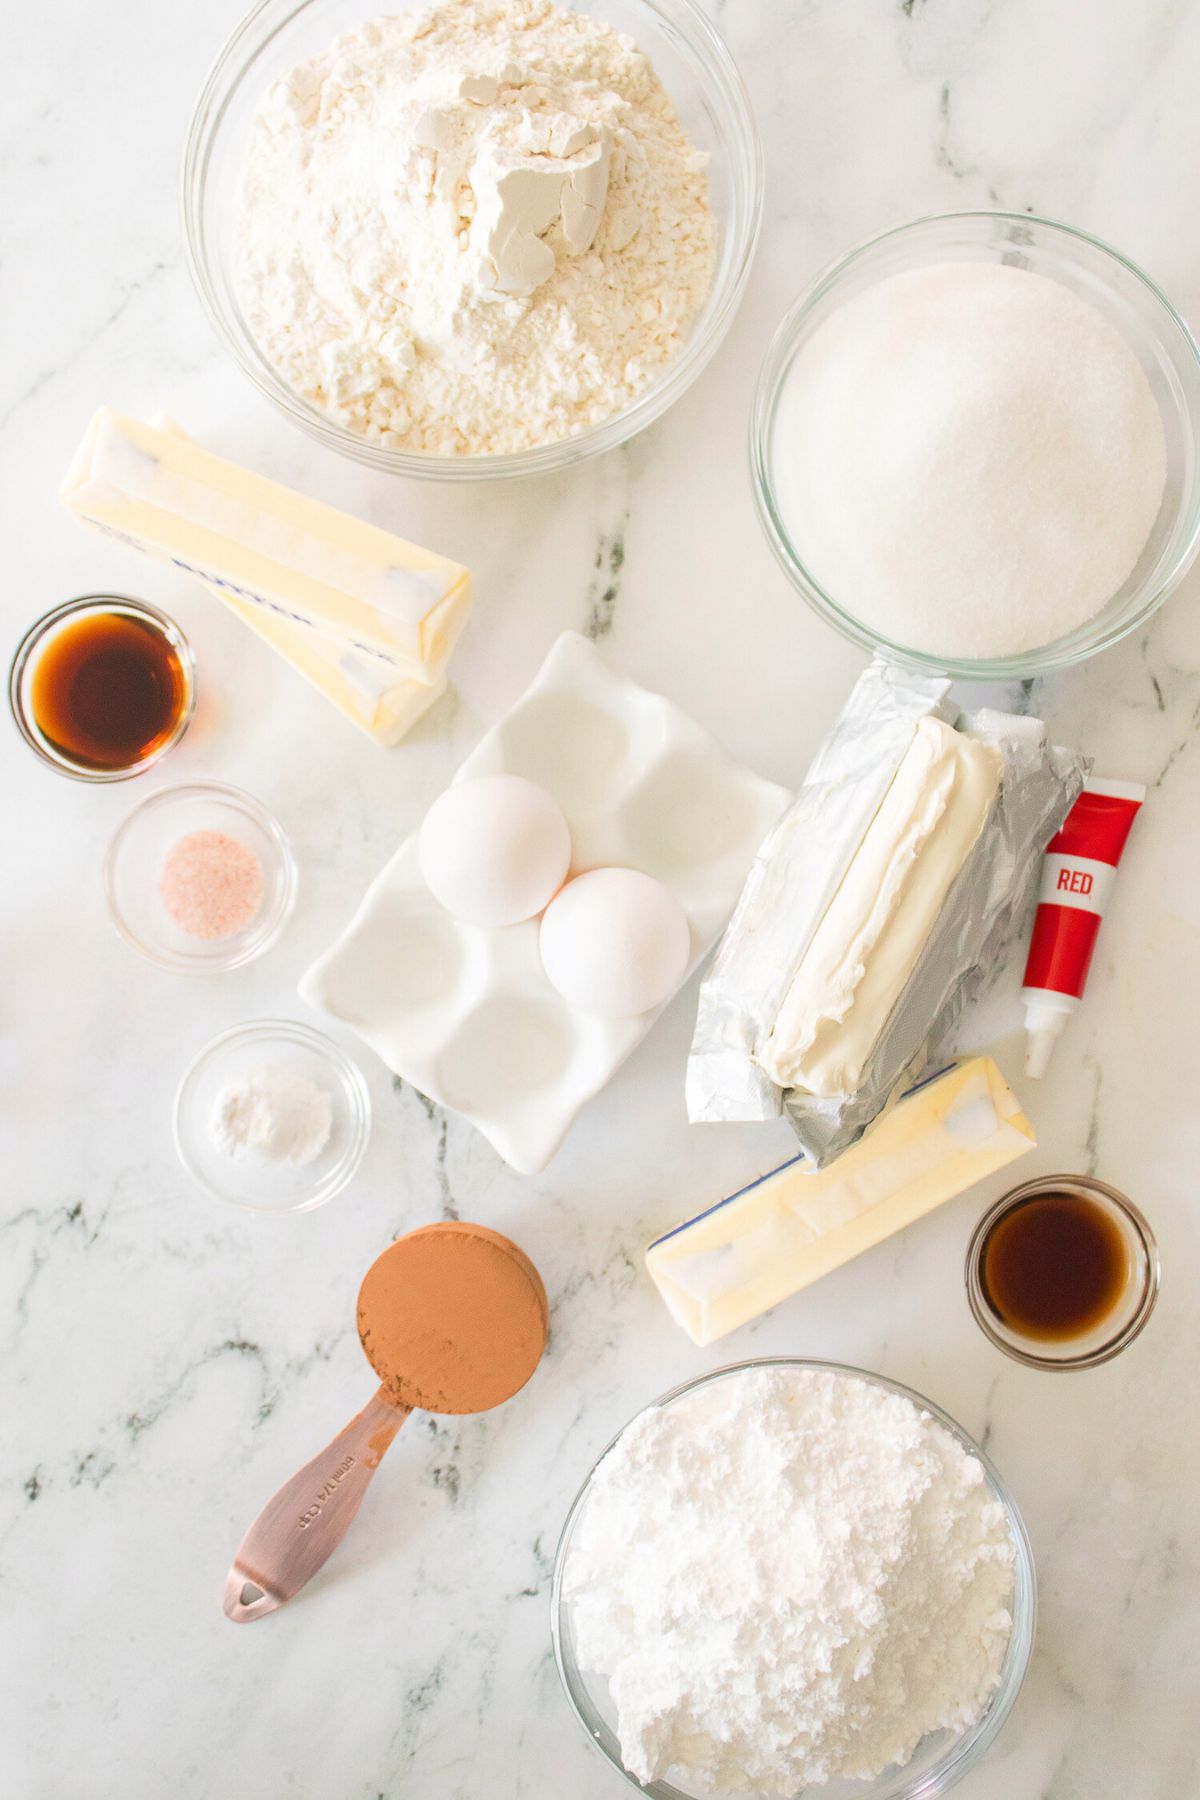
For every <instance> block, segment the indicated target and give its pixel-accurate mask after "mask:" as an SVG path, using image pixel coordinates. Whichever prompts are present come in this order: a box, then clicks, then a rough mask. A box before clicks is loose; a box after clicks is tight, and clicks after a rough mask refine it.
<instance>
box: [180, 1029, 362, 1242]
mask: <svg viewBox="0 0 1200 1800" xmlns="http://www.w3.org/2000/svg"><path fill="white" fill-rule="evenodd" d="M285 1082H286V1083H292V1084H299V1085H300V1086H301V1090H302V1092H307V1093H309V1094H313V1090H315V1095H313V1097H314V1098H316V1097H317V1096H320V1098H321V1101H322V1102H323V1103H324V1104H323V1108H322V1118H321V1130H320V1131H319V1132H318V1134H317V1136H316V1137H314V1138H313V1139H312V1140H311V1146H304V1145H303V1144H302V1142H300V1141H299V1140H297V1148H298V1149H299V1156H298V1157H293V1156H289V1155H288V1154H287V1151H288V1148H289V1146H288V1144H287V1143H286V1141H280V1140H278V1139H277V1140H276V1141H275V1142H274V1143H273V1144H267V1145H266V1146H264V1145H263V1144H262V1143H261V1142H260V1143H259V1144H255V1143H254V1142H252V1141H248V1140H249V1139H250V1137H251V1135H252V1134H250V1133H245V1134H243V1137H244V1138H245V1139H246V1140H247V1141H245V1142H240V1143H235V1142H233V1141H231V1138H230V1134H229V1132H228V1131H227V1130H225V1129H223V1128H222V1123H221V1119H222V1113H223V1111H224V1110H226V1109H227V1108H228V1104H229V1099H230V1096H240V1097H242V1098H243V1099H244V1098H245V1097H246V1096H249V1097H250V1100H251V1101H252V1102H253V1099H254V1097H255V1095H256V1093H258V1094H260V1095H261V1093H262V1092H263V1091H264V1090H265V1091H266V1092H267V1093H269V1092H270V1086H271V1085H274V1086H276V1087H278V1085H279V1084H280V1083H285ZM174 1125H175V1148H176V1150H177V1151H178V1153H179V1160H180V1162H181V1163H182V1164H183V1166H184V1168H185V1169H186V1170H187V1172H188V1174H189V1175H190V1176H191V1177H192V1179H193V1180H194V1181H196V1182H198V1183H199V1185H200V1186H201V1187H202V1188H204V1189H205V1191H206V1192H207V1193H209V1194H212V1195H213V1196H214V1197H215V1198H216V1199H217V1200H227V1201H228V1202H229V1203H230V1204H231V1205H233V1206H243V1207H245V1208H247V1210H248V1211H250V1212H260V1213H299V1212H311V1211H312V1210H313V1208H314V1207H317V1206H323V1205H324V1204H325V1202H326V1201H327V1200H332V1199H333V1196H334V1195H335V1194H340V1193H341V1191H342V1189H343V1188H344V1187H345V1186H346V1185H347V1183H348V1182H349V1181H350V1180H351V1179H352V1177H353V1176H354V1174H355V1172H356V1171H357V1169H358V1166H359V1164H360V1163H361V1161H362V1159H363V1155H364V1152H365V1151H366V1148H367V1140H368V1138H369V1137H370V1135H371V1096H370V1094H369V1092H368V1090H367V1084H366V1082H365V1081H364V1080H363V1077H362V1073H361V1071H360V1070H359V1068H358V1066H357V1064H355V1063H354V1062H352V1061H351V1059H350V1058H349V1057H348V1056H347V1055H346V1053H345V1052H344V1051H343V1050H342V1049H341V1048H340V1047H339V1046H338V1045H337V1044H335V1043H334V1041H333V1039H332V1038H329V1037H326V1036H325V1033H324V1032H322V1031H316V1030H314V1028H313V1027H312V1026H311V1025H303V1024H301V1023H300V1022H299V1021H298V1020H293V1019H255V1020H251V1021H250V1022H249V1023H248V1024H245V1025H236V1026H234V1028H233V1029H232V1030H231V1031H223V1032H222V1033H221V1034H220V1036H219V1037H215V1038H213V1039H212V1041H211V1042H210V1043H207V1044H206V1045H205V1046H204V1048H203V1050H201V1052H200V1054H199V1056H197V1058H196V1060H195V1062H193V1064H192V1065H191V1067H190V1068H189V1069H188V1071H187V1073H186V1074H185V1076H184V1078H183V1080H182V1081H181V1082H180V1084H179V1092H178V1094H177V1095H176V1097H175V1118H174ZM312 1146H315V1147H312ZM310 1148H311V1154H310V1153H309V1152H310Z"/></svg>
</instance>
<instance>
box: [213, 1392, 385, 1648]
mask: <svg viewBox="0 0 1200 1800" xmlns="http://www.w3.org/2000/svg"><path fill="white" fill-rule="evenodd" d="M409 1411H410V1409H409V1408H408V1407H407V1406H399V1405H397V1404H396V1403H395V1402H393V1401H391V1400H389V1399H388V1397H387V1395H386V1394H385V1393H384V1391H383V1389H382V1388H380V1389H379V1391H378V1393H377V1394H376V1395H375V1396H374V1398H373V1399H371V1400H370V1401H368V1403H367V1405H366V1406H364V1407H363V1410H362V1411H361V1412H360V1413H359V1414H358V1415H357V1417H356V1418H353V1419H351V1421H350V1423H349V1424H348V1425H347V1426H346V1428H345V1430H344V1431H339V1432H338V1435H337V1436H336V1437H335V1438H334V1440H333V1442H332V1443H331V1444H326V1446H325V1448H324V1450H321V1451H319V1452H318V1454H317V1455H316V1456H314V1457H313V1459H312V1461H311V1462H306V1463H305V1465H304V1467H303V1468H302V1469H299V1470H298V1471H297V1472H296V1474H295V1475H293V1476H292V1478H291V1480H290V1481H285V1482H284V1484H283V1486H282V1487H281V1488H280V1490H279V1492H278V1493H277V1494H274V1495H273V1496H272V1497H271V1499H270V1500H268V1501H267V1504H266V1505H265V1506H264V1507H263V1509H262V1511H261V1512H260V1513H259V1515H258V1517H257V1519H255V1521H254V1523H253V1525H251V1527H250V1529H249V1531H248V1532H247V1533H246V1535H245V1537H244V1538H243V1539H242V1541H241V1544H240V1545H239V1547H238V1553H237V1555H236V1556H235V1557H234V1559H233V1562H232V1563H231V1564H230V1567H229V1573H228V1575H227V1576H226V1577H225V1615H226V1617H227V1618H230V1619H232V1620H233V1621H234V1623H235V1624H237V1625H244V1624H247V1623H249V1621H250V1620H251V1619H261V1618H263V1617H264V1616H265V1615H266V1614H267V1613H272V1612H277V1611H278V1609H279V1608H280V1607H281V1606H283V1605H285V1604H286V1602H287V1601H289V1600H290V1599H292V1597H293V1596H294V1595H296V1594H298V1593H299V1592H300V1589H301V1588H302V1587H303V1586H304V1584H305V1582H307V1581H310V1580H311V1579H312V1577H313V1576H314V1575H315V1574H316V1572H317V1570H318V1569H319V1568H321V1567H322V1565H323V1564H324V1563H325V1562H326V1560H327V1559H328V1558H329V1557H330V1556H331V1555H332V1554H333V1552H334V1551H335V1550H336V1549H337V1547H338V1545H339V1544H340V1543H341V1541H342V1539H343V1538H344V1537H345V1535H346V1533H347V1531H348V1530H349V1529H350V1526H351V1524H352V1522H353V1520H354V1515H355V1513H356V1512H357V1511H358V1509H359V1507H360V1505H361V1504H362V1497H363V1495H364V1494H365V1493H366V1491H367V1485H368V1483H369V1482H370V1479H371V1477H372V1475H374V1473H375V1471H376V1469H377V1468H378V1467H379V1465H380V1463H381V1462H382V1461H383V1457H384V1452H385V1451H386V1450H387V1449H388V1448H389V1446H390V1445H391V1442H392V1439H393V1438H394V1437H395V1435H396V1433H397V1432H398V1431H399V1429H400V1427H401V1426H402V1425H403V1423H404V1421H405V1419H407V1417H408V1415H409Z"/></svg>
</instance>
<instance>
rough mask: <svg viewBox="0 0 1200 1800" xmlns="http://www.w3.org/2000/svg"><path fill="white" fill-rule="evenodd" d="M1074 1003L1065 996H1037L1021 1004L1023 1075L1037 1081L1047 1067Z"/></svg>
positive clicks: (1073, 1008)
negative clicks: (1023, 1009) (1023, 1037)
mask: <svg viewBox="0 0 1200 1800" xmlns="http://www.w3.org/2000/svg"><path fill="white" fill-rule="evenodd" d="M1076 1004H1077V1002H1075V1001H1072V1000H1071V999H1070V998H1069V997H1068V996H1066V995H1062V996H1057V995H1056V996H1054V997H1051V996H1049V995H1048V996H1047V997H1046V998H1045V999H1042V998H1041V996H1040V995H1039V996H1037V997H1033V998H1028V999H1026V1001H1025V1073H1026V1075H1028V1076H1029V1078H1030V1080H1031V1081H1040V1080H1041V1078H1042V1076H1043V1075H1044V1074H1045V1073H1046V1070H1047V1069H1048V1068H1049V1067H1050V1058H1051V1056H1052V1055H1053V1054H1054V1046H1055V1044H1057V1042H1058V1040H1059V1037H1060V1035H1061V1033H1062V1028H1063V1026H1064V1025H1065V1024H1066V1022H1067V1020H1068V1019H1069V1018H1070V1016H1071V1014H1072V1012H1073V1011H1074V1010H1075V1006H1076Z"/></svg>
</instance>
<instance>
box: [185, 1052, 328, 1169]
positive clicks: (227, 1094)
mask: <svg viewBox="0 0 1200 1800" xmlns="http://www.w3.org/2000/svg"><path fill="white" fill-rule="evenodd" d="M332 1128H333V1101H332V1099H331V1097H330V1095H329V1094H328V1093H327V1091H326V1090H325V1089H324V1088H321V1087H318V1086H317V1084H316V1082H315V1081H309V1080H308V1079H307V1077H306V1076H303V1075H296V1074H294V1073H293V1072H292V1070H290V1069H284V1068H280V1067H279V1066H278V1065H276V1064H274V1063H264V1064H261V1065H260V1066H258V1067H256V1068H251V1069H246V1070H245V1071H244V1072H243V1073H242V1074H240V1075H239V1076H238V1077H237V1078H236V1079H235V1080H234V1081H231V1082H230V1083H229V1085H228V1086H227V1087H226V1088H224V1089H223V1090H222V1092H221V1093H220V1094H219V1095H218V1097H217V1103H216V1106H215V1108H214V1110H213V1116H212V1136H213V1143H214V1144H215V1145H216V1147H217V1149H218V1150H219V1151H220V1152H221V1154H222V1155H224V1156H231V1157H235V1158H241V1157H244V1156H260V1157H262V1158H264V1160H266V1161H267V1162H277V1163H290V1164H291V1165H292V1167H293V1168H298V1169H299V1168H304V1167H305V1165H306V1164H308V1163H310V1162H313V1161H314V1160H315V1159H316V1158H317V1157H318V1156H319V1155H320V1154H321V1152H322V1150H323V1149H324V1148H325V1146H326V1144H327V1143H328V1142H329V1134H330V1132H331V1130H332Z"/></svg>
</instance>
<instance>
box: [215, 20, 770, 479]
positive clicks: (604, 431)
mask: <svg viewBox="0 0 1200 1800" xmlns="http://www.w3.org/2000/svg"><path fill="white" fill-rule="evenodd" d="M321 4H322V0H294V3H293V4H291V5H290V6H288V7H287V11H286V12H283V13H282V16H281V17H280V18H279V19H278V20H277V22H276V23H275V25H274V27H273V29H272V30H271V32H270V34H269V36H268V37H267V38H265V39H264V40H263V42H262V43H261V44H259V45H258V47H257V48H256V49H255V50H254V52H253V54H252V56H251V58H250V61H249V62H239V61H238V58H239V55H240V53H242V52H243V50H244V47H245V40H246V39H247V38H249V37H250V35H251V34H252V32H253V30H254V28H255V26H257V25H258V24H259V23H260V22H261V21H263V20H264V19H265V18H266V17H267V16H268V15H270V14H271V13H274V12H281V10H282V8H283V7H284V6H285V5H287V0H256V4H255V5H254V6H252V7H251V9H250V11H249V12H247V13H246V14H245V15H244V17H243V18H242V19H241V20H240V21H239V22H238V23H237V24H236V25H235V26H234V28H233V30H232V31H231V32H230V34H229V35H228V37H227V38H226V39H225V41H224V43H223V44H222V45H221V47H220V48H219V49H218V51H217V54H216V56H215V58H214V59H213V62H212V64H211V66H210V68H209V70H208V73H207V75H206V76H205V79H204V82H203V84H202V86H201V89H200V92H199V94H198V96H197V98H196V101H195V104H194V106H193V108H192V113H191V118H190V121H189V124H188V130H187V137H186V140H185V144H184V152H183V160H182V164H181V167H180V175H179V210H180V216H181V219H182V227H183V230H182V236H183V247H184V258H185V261H186V263H187V267H188V272H189V274H190V276H191V279H192V285H193V287H194V289H195V291H196V294H197V296H198V298H199V300H200V304H201V307H202V308H203V311H204V313H205V316H206V317H207V319H208V321H209V324H210V325H211V326H212V328H213V330H214V331H215V333H216V335H217V337H218V339H219V341H220V342H221V344H222V345H223V346H224V348H225V349H226V350H227V351H228V352H229V354H230V355H231V356H232V358H233V360H234V362H235V364H236V365H237V367H238V368H239V369H240V370H241V372H242V374H243V375H245V376H246V377H247V378H248V379H249V380H250V381H251V382H253V384H254V386H255V387H256V388H257V389H258V391H259V393H261V394H262V395H263V396H264V398H266V399H268V400H270V401H271V402H272V404H273V405H275V406H276V407H278V409H279V410H280V412H282V413H283V414H284V415H285V416H286V417H287V418H289V419H290V420H291V421H292V423H293V424H294V425H296V426H298V427H299V429H300V430H301V431H303V432H305V433H306V434H307V435H308V436H309V437H310V438H314V439H315V440H316V441H317V442H318V443H322V444H324V445H325V447H326V448H327V449H331V450H335V451H338V452H339V453H340V454H342V455H344V456H349V457H350V458H351V459H352V460H354V461H356V462H359V463H362V464H364V465H366V466H367V467H369V468H373V469H376V470H380V471H382V472H383V473H386V474H392V475H403V476H408V477H410V478H414V479H417V480H429V481H503V480H511V479H513V478H514V477H519V476H524V475H546V474H550V473H552V472H554V471H556V470H558V469H563V468H569V467H572V466H573V465H574V464H575V463H578V462H582V461H584V460H585V459H587V458H588V457H591V456H597V455H600V454H602V453H603V452H604V451H606V450H613V449H616V448H617V447H618V446H620V445H621V444H624V443H627V442H628V441H629V439H630V438H632V437H635V436H636V435H637V434H638V433H639V432H641V431H643V430H644V429H646V427H648V426H650V425H652V424H653V423H654V422H655V421H656V420H657V419H659V418H661V417H662V415H663V414H664V413H665V412H666V411H667V410H668V409H669V408H670V407H671V406H672V405H674V403H675V401H676V400H678V399H679V398H680V397H681V395H682V394H683V393H684V392H685V391H686V390H687V388H688V387H690V386H691V384H692V382H693V381H694V380H695V379H696V377H697V376H698V375H699V374H700V373H701V371H702V370H703V369H704V368H705V367H706V366H707V364H708V363H709V362H710V360H711V359H712V357H713V356H714V355H715V354H716V352H717V350H718V349H719V348H720V345H721V343H722V342H723V340H724V338H725V337H726V335H727V333H728V331H729V328H730V326H731V325H732V323H733V320H734V317H735V316H736V314H737V311H738V308H739V306H740V305H741V301H742V297H743V295H744V293H745V289H746V283H747V281H748V280H749V276H750V269H751V265H752V263H753V261H754V254H755V251H756V249H757V247H758V239H759V234H760V231H761V227H762V218H763V203H764V189H765V161H764V155H763V147H762V138H761V135H760V132H759V128H758V121H757V118H756V116H755V113H754V109H753V107H752V105H751V102H750V95H749V91H748V89H747V87H746V84H745V81H744V80H743V78H742V75H741V72H740V70H739V69H738V66H737V64H736V62H735V61H734V59H733V56H732V53H731V52H730V50H729V47H728V45H727V44H726V42H725V39H724V36H723V35H722V33H721V32H720V31H719V30H718V29H717V27H716V25H715V24H714V23H713V21H712V20H711V19H710V18H709V17H708V15H707V14H706V13H705V12H703V11H702V10H701V8H700V6H699V5H698V3H697V0H636V4H637V5H639V6H642V7H645V8H646V9H647V10H648V11H650V12H652V13H655V14H657V15H658V17H659V18H660V19H662V20H663V21H664V22H665V23H666V24H667V25H668V26H670V27H671V29H672V30H674V31H676V32H678V33H679V34H680V35H682V36H683V38H684V39H685V40H686V41H687V43H688V46H689V48H690V49H692V50H696V51H698V52H699V54H700V56H701V58H702V60H703V62H704V65H705V67H706V69H707V71H708V74H709V75H710V77H711V78H712V80H713V82H714V84H715V87H716V88H717V89H719V92H720V99H721V110H722V113H723V115H724V125H723V127H722V129H723V131H727V135H726V138H725V143H724V144H723V148H725V149H727V150H728V153H729V160H730V164H731V167H732V168H733V169H734V170H735V171H737V180H736V183H735V186H736V188H737V190H738V191H739V192H740V193H741V196H742V200H743V203H744V206H745V219H744V221H743V223H742V230H741V233H740V237H739V239H738V240H737V241H736V242H733V243H731V249H732V255H731V256H730V259H729V267H728V269H727V271H726V273H725V276H724V280H723V283H722V287H721V289H720V291H718V289H717V286H716V282H715V280H714V286H713V288H712V289H710V292H709V295H708V297H707V299H706V301H705V305H706V306H707V305H708V304H709V302H710V301H711V300H712V299H713V297H714V295H715V296H716V302H717V303H716V305H715V307H714V309H713V313H712V316H711V317H710V318H709V320H708V322H707V324H706V325H705V328H704V330H703V332H700V333H697V332H695V331H693V332H692V334H691V335H689V337H688V338H687V340H686V341H685V342H684V343H683V344H682V345H681V346H680V349H679V351H678V353H677V355H675V356H674V357H673V358H672V359H671V361H670V362H669V363H667V365H666V366H665V368H664V369H663V370H662V372H661V374H660V375H659V376H658V377H657V378H656V379H655V380H654V381H652V382H651V383H650V385H649V387H647V388H645V389H643V390H642V392H641V393H640V394H638V395H636V396H635V398H634V399H633V400H632V401H631V402H630V403H629V404H628V405H627V406H625V407H623V408H622V409H621V410H620V411H619V412H617V413H614V414H613V415H612V416H611V417H610V418H607V419H602V420H600V421H599V423H597V424H595V425H589V426H588V427H587V428H586V429H585V430H583V431H580V432H577V433H576V434H575V435H574V436H573V437H566V438H558V439H555V440H554V441H553V442H551V443H548V444H538V445H536V446H534V447H533V448H532V449H528V450H510V451H502V452H499V453H493V454H491V455H485V456H458V457H455V456H437V455H434V454H432V453H430V452H427V451H407V450H392V449H389V448H388V447H387V446H385V445H380V444H374V443H372V442H371V441H370V440H369V439H368V438H365V437H362V436H360V435H359V434H358V433H356V432H352V431H349V430H347V429H346V428H345V427H344V426H341V425H339V424H337V423H336V421H334V420H332V419H330V418H328V417H327V416H326V415H325V414H324V413H322V412H320V411H319V410H318V409H317V408H316V407H313V406H310V405H309V404H308V402H307V401H305V400H302V399H301V397H300V396H299V395H298V394H297V393H295V392H294V390H292V389H291V388H289V387H288V385H287V383H286V382H285V381H284V379H283V377H282V376H280V375H277V374H276V373H275V371H274V370H272V369H271V367H270V364H269V363H267V362H266V360H265V358H263V359H262V366H261V367H259V366H257V365H256V364H255V363H253V362H252V361H251V359H250V358H249V357H248V356H247V355H246V354H245V353H244V351H243V346H242V344H241V343H240V342H239V341H238V339H237V337H236V335H235V334H234V333H233V332H232V331H231V330H230V329H229V328H228V326H227V324H226V313H225V308H224V305H223V303H222V301H221V299H220V297H219V294H218V292H217V287H216V283H215V282H214V281H213V279H212V278H211V275H210V257H209V250H208V243H207V238H206V234H205V224H204V206H203V196H204V192H205V186H206V183H207V179H208V172H209V165H210V162H211V159H212V152H213V146H214V143H215V139H216V134H217V132H218V131H219V129H220V126H221V123H222V121H223V119H224V117H225V113H226V111H227V110H228V107H229V105H230V103H231V100H232V98H233V95H234V93H235V92H236V91H237V89H238V88H239V87H240V85H241V83H242V81H243V79H244V77H245V75H246V74H247V72H248V70H249V68H250V67H251V66H252V63H253V61H254V59H255V58H256V57H257V56H258V55H259V54H260V53H261V51H262V50H263V49H264V48H265V47H266V45H267V44H269V43H270V42H271V41H272V40H273V39H274V38H275V37H277V36H278V35H279V33H280V32H281V31H283V30H284V29H285V28H286V27H287V26H288V25H290V24H291V22H292V21H293V19H295V18H296V17H298V15H299V14H300V13H302V12H304V11H306V10H307V9H308V8H309V7H310V6H319V5H321ZM672 11H674V13H675V17H674V18H672V16H671V13H672ZM728 127H732V130H727V128H728ZM718 274H719V270H714V277H716V276H717V275H718ZM247 335H250V334H249V333H247Z"/></svg>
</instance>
